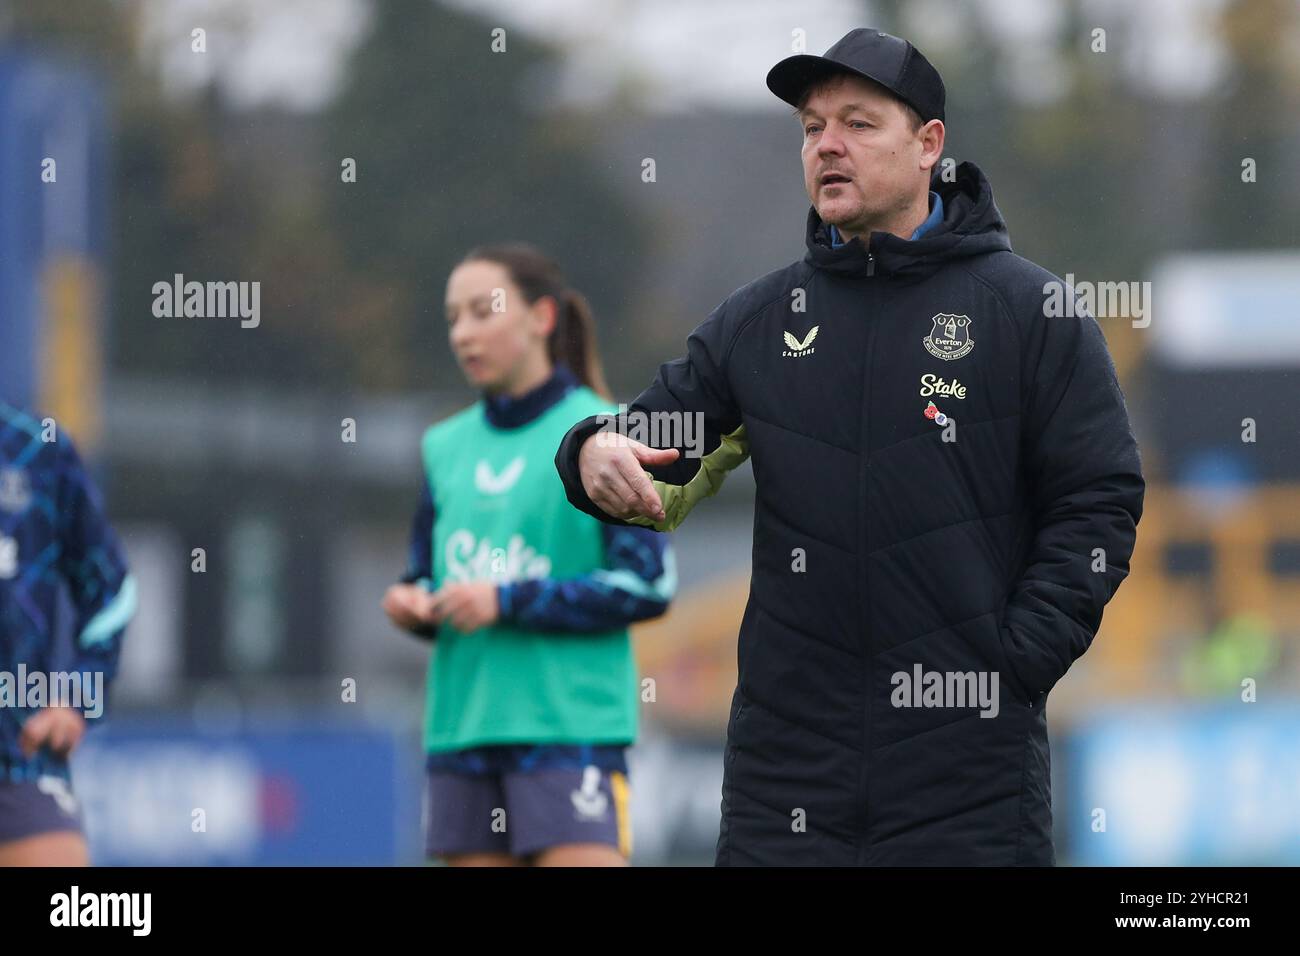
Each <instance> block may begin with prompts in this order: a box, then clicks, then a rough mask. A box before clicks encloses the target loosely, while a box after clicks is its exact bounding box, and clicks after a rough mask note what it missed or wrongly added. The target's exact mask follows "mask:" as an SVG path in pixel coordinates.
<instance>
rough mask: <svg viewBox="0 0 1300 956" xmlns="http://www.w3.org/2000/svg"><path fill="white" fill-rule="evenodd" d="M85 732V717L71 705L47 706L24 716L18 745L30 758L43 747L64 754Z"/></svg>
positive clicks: (69, 750)
mask: <svg viewBox="0 0 1300 956" xmlns="http://www.w3.org/2000/svg"><path fill="white" fill-rule="evenodd" d="M85 732H86V718H84V717H82V716H81V714H79V713H78V712H77V711H75V710H73V709H72V708H71V707H46V708H44V709H43V710H38V711H37V712H36V713H34V714H32V715H31V716H30V717H28V718H27V722H26V723H24V724H23V730H22V733H21V734H19V736H18V746H20V747H21V748H22V750H23V755H24V756H26V757H31V756H34V755H35V754H36V751H38V750H40V749H41V748H42V747H49V748H50V750H52V751H54V752H55V753H56V754H60V755H62V756H66V755H68V754H70V753H72V751H73V750H75V749H76V747H77V744H79V743H81V737H82V735H83V734H84V733H85Z"/></svg>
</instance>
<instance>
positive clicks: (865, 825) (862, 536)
mask: <svg viewBox="0 0 1300 956" xmlns="http://www.w3.org/2000/svg"><path fill="white" fill-rule="evenodd" d="M874 272H875V258H874V257H873V256H872V255H871V252H870V251H868V252H867V275H868V276H870V275H873V274H874ZM874 289H875V283H874V282H869V283H867V289H866V291H867V296H866V299H867V305H868V308H867V309H866V310H865V311H866V313H867V336H866V349H865V350H864V351H865V353H866V354H865V355H864V356H863V372H864V374H863V376H862V377H863V380H864V382H863V391H862V398H861V405H860V408H861V415H862V426H861V428H860V429H859V435H860V436H861V442H862V447H861V450H860V454H861V456H862V458H861V464H860V466H859V474H860V476H861V487H862V511H861V512H860V514H859V516H858V520H859V522H860V529H859V545H858V547H859V549H860V551H859V553H860V555H861V562H862V564H861V567H862V591H861V595H862V596H861V598H860V600H861V601H862V604H861V605H860V610H859V615H860V620H861V622H862V624H861V627H862V635H863V639H864V647H863V658H862V659H863V676H864V680H865V684H866V686H865V687H863V693H862V700H863V703H862V765H861V766H860V767H859V768H858V788H859V796H858V806H859V807H860V808H861V813H862V817H861V822H862V844H861V846H860V847H859V850H858V864H859V865H865V863H866V862H867V856H868V853H869V849H870V848H869V835H870V822H871V817H870V813H869V808H868V806H867V792H868V790H869V777H868V772H867V768H868V765H869V764H870V762H871V695H872V693H873V689H872V688H873V680H874V670H875V662H874V660H873V659H872V656H871V644H872V641H871V605H870V597H869V595H870V589H869V587H868V582H867V577H868V575H867V567H868V565H869V563H870V562H869V556H868V553H867V543H868V534H867V529H868V515H869V514H870V503H869V501H868V500H867V494H868V491H867V489H868V485H869V480H868V476H867V460H868V457H869V450H870V443H869V442H870V422H871V418H870V409H871V383H872V381H873V379H874V376H873V375H872V372H871V361H872V353H873V351H874V350H875V344H876V337H875V324H874V323H873V322H872V321H871V319H872V316H871V306H872V305H873V304H874V303H873V301H872V300H873V299H874V296H873V295H872V294H871V293H872V292H873V291H874Z"/></svg>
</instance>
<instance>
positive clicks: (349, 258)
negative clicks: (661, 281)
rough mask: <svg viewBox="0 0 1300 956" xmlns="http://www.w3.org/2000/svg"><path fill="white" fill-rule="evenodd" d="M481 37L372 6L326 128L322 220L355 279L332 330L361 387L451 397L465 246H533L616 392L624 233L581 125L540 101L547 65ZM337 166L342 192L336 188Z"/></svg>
mask: <svg viewBox="0 0 1300 956" xmlns="http://www.w3.org/2000/svg"><path fill="white" fill-rule="evenodd" d="M492 29H493V27H492V25H491V24H489V23H488V22H486V21H483V20H478V19H474V18H471V17H468V16H465V15H463V14H460V13H457V12H453V11H450V10H447V9H444V8H441V7H439V6H437V5H435V4H432V3H429V2H428V0H393V2H386V3H382V4H378V5H376V7H375V9H374V18H373V29H372V31H371V33H370V35H369V37H368V38H367V39H366V40H365V42H363V43H362V44H361V45H360V46H359V47H358V48H357V50H356V52H355V54H354V56H353V59H352V63H351V66H350V69H349V72H348V81H347V84H346V87H345V89H344V90H343V92H342V94H341V95H340V96H339V98H338V99H337V101H336V102H335V103H334V105H333V107H332V108H331V109H330V111H329V113H328V115H327V117H326V122H327V135H326V143H327V147H326V149H325V150H324V155H325V157H327V158H326V159H324V160H323V166H324V167H325V173H326V175H327V176H329V177H330V178H331V179H332V183H331V185H330V187H329V189H328V191H327V195H328V197H329V198H328V205H329V209H330V221H331V223H332V227H333V229H334V230H335V231H336V232H337V234H338V235H339V236H340V238H341V240H342V244H343V248H344V250H345V256H346V262H347V268H348V269H349V270H350V271H351V272H352V273H353V274H354V275H355V276H357V277H358V281H356V282H354V283H351V284H350V286H349V288H348V289H347V292H346V294H345V295H344V296H343V297H341V299H340V302H341V303H342V306H343V311H344V312H345V313H346V314H345V315H344V316H343V317H342V318H341V319H340V324H341V325H344V326H346V328H347V329H348V333H347V334H348V335H349V341H350V342H351V345H352V347H353V348H354V349H355V350H356V353H357V354H358V356H359V357H360V361H361V362H363V363H364V365H365V367H366V369H367V379H368V381H371V382H372V383H373V384H375V385H377V386H381V387H409V386H412V385H417V384H418V385H427V384H429V383H430V382H431V381H434V380H436V381H438V382H439V383H440V384H447V383H449V382H450V383H453V384H459V383H460V381H461V379H460V374H459V372H458V371H456V369H455V366H454V363H453V362H452V360H451V358H450V355H449V352H448V348H447V345H446V335H445V329H446V326H445V323H444V320H443V311H442V306H441V303H442V297H443V288H444V285H445V282H446V278H447V275H448V273H449V272H450V270H451V268H452V267H453V266H454V265H455V263H456V262H457V261H459V259H460V258H461V257H462V256H463V255H464V254H465V252H467V251H468V250H469V249H470V248H471V247H472V246H474V245H477V244H480V243H484V242H495V241H502V240H509V239H525V240H528V241H531V242H535V243H536V244H537V245H539V246H540V247H541V248H542V249H543V251H545V252H547V253H549V254H551V255H552V256H554V257H555V258H556V259H557V260H558V261H559V262H560V265H561V267H562V268H564V270H565V271H566V273H567V274H568V277H569V280H570V281H571V282H572V283H573V284H574V285H575V286H576V287H577V288H579V289H580V290H582V291H583V292H584V293H586V294H587V295H588V297H589V298H590V299H591V300H592V302H593V305H594V307H595V309H596V314H597V317H598V321H599V325H600V329H601V332H602V336H601V341H602V345H603V349H602V351H603V352H604V354H605V358H606V361H607V364H609V365H610V366H611V372H612V375H611V378H613V379H614V380H615V381H618V378H619V365H620V363H619V360H618V359H619V357H618V354H616V353H615V350H614V348H613V346H614V345H616V344H617V345H619V346H620V347H621V346H623V345H624V344H625V343H626V341H627V338H628V337H627V335H625V334H624V330H623V329H621V328H620V327H619V324H618V315H617V310H616V305H617V303H619V302H620V300H621V298H622V296H623V294H624V290H625V289H626V288H627V287H628V272H629V270H630V269H632V268H633V267H634V265H635V264H636V263H637V262H638V261H639V259H640V251H641V249H642V247H643V240H642V238H641V234H640V233H641V230H640V226H639V224H638V223H637V222H636V221H635V219H634V218H633V215H632V213H631V210H630V208H629V207H628V206H627V205H626V204H625V203H624V201H623V200H622V199H621V198H620V195H619V194H617V193H616V192H615V191H614V190H613V189H612V188H611V187H610V186H608V185H606V179H605V177H604V176H602V175H601V171H600V170H599V169H597V168H596V167H595V164H594V163H593V162H592V159H591V156H590V155H588V152H587V148H586V145H585V144H586V143H588V142H589V137H588V136H587V135H586V131H585V130H584V128H583V120H581V119H580V118H578V117H573V116H567V115H564V114H563V113H560V112H557V111H553V110H552V109H551V108H550V106H549V104H548V103H547V102H546V90H547V85H548V83H550V82H551V79H552V77H553V76H554V72H553V71H552V70H551V69H550V67H551V63H550V59H551V54H549V53H548V52H547V50H546V49H545V48H543V47H542V46H540V45H538V44H537V43H535V42H533V41H531V40H529V39H528V38H527V37H526V36H525V35H524V34H523V33H522V32H521V31H510V32H508V33H507V35H506V36H505V51H504V52H493V49H492V45H493V37H492V33H491V30H492ZM599 119H600V117H599V116H597V117H593V118H591V119H590V120H589V122H598V121H599ZM345 157H351V158H354V159H355V160H356V162H357V181H356V182H355V183H343V182H341V181H340V165H339V164H340V162H341V161H342V159H343V158H345ZM623 351H626V350H625V349H623Z"/></svg>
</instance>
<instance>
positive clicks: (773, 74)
mask: <svg viewBox="0 0 1300 956" xmlns="http://www.w3.org/2000/svg"><path fill="white" fill-rule="evenodd" d="M836 73H848V74H851V75H853V76H862V77H866V78H867V79H868V80H874V81H875V82H877V83H879V84H880V85H881V86H883V87H884V88H885V89H887V90H889V92H891V93H893V94H894V95H895V96H897V97H898V98H899V99H900V100H902V101H903V102H904V103H906V104H907V105H908V106H910V107H912V109H914V110H916V111H917V112H918V113H919V114H921V120H922V121H923V122H929V121H930V120H932V119H937V120H942V119H943V103H944V88H943V78H942V77H940V76H939V71H938V70H936V69H935V68H934V67H933V66H931V65H930V61H929V60H927V59H926V58H925V57H924V56H922V54H921V51H920V50H918V49H917V48H916V47H914V46H912V44H910V43H908V42H907V41H906V40H904V39H902V38H900V37H896V36H891V35H890V34H888V33H882V32H881V31H880V30H873V29H871V28H870V27H860V28H859V29H857V30H852V31H850V32H848V33H846V34H844V36H842V37H841V38H840V39H839V40H838V41H837V42H836V43H835V45H834V46H832V47H831V48H830V49H829V50H827V51H826V52H825V54H823V55H822V56H813V55H812V54H810V53H801V54H798V55H796V56H788V57H786V58H785V59H784V60H782V61H781V62H780V63H778V64H777V65H776V66H774V67H772V69H771V70H770V71H769V72H768V74H767V88H768V89H769V90H771V91H772V92H773V93H775V94H776V95H777V96H779V97H780V98H781V99H783V100H785V101H786V102H787V103H789V104H790V105H791V106H798V105H799V98H800V97H801V96H802V95H803V93H804V91H805V90H806V89H808V87H809V85H811V84H812V83H814V82H815V81H817V80H821V79H823V78H825V77H828V76H832V75H834V74H836Z"/></svg>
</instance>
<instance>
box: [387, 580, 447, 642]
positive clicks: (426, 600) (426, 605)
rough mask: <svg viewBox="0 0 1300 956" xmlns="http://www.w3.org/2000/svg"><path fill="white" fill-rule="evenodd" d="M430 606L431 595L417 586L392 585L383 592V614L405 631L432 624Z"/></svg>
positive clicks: (431, 601) (431, 602)
mask: <svg viewBox="0 0 1300 956" xmlns="http://www.w3.org/2000/svg"><path fill="white" fill-rule="evenodd" d="M432 604H433V595H432V594H430V593H429V592H428V591H426V590H425V589H424V588H422V587H420V586H419V585H418V584H394V585H393V586H392V587H390V588H389V589H388V590H387V591H385V592H384V601H383V608H384V613H385V614H387V615H388V619H389V620H390V621H392V622H393V623H394V624H396V625H397V626H398V627H400V628H402V629H404V630H407V631H411V630H415V629H416V628H418V627H420V626H422V625H425V624H433V623H434V618H433V614H432V611H431V607H432Z"/></svg>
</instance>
